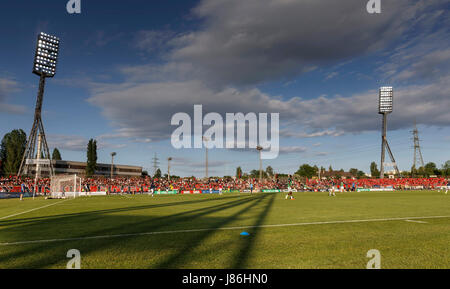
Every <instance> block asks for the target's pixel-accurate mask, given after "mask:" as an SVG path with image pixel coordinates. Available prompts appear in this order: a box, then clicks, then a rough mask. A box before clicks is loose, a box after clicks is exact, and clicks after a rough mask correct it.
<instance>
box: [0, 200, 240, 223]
mask: <svg viewBox="0 0 450 289" xmlns="http://www.w3.org/2000/svg"><path fill="white" fill-rule="evenodd" d="M239 198H240V196H224V197H221V198H209V199H204V200H189V201H180V202H170V203H164V204H150V205H143V206H128V207H121V208H114V209H104V210H95V211H89V212H81V213H70V214H60V215H52V216H42V217H32V218H22V219H13V220H3V221H0V228H1V227H4V226H11V225H17V224H25V223H31V222H39V221H40V220H47V221H48V220H50V219H53V218H55V219H59V218H61V217H72V216H75V217H78V216H88V215H96V214H98V215H102V214H107V213H117V212H128V211H137V210H146V209H152V208H164V207H173V206H182V205H190V204H202V203H207V202H212V201H218V200H227V199H239ZM135 201H136V200H135Z"/></svg>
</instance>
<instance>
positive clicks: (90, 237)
mask: <svg viewBox="0 0 450 289" xmlns="http://www.w3.org/2000/svg"><path fill="white" fill-rule="evenodd" d="M443 218H450V216H425V217H402V218H384V219H366V220H343V221H323V222H308V223H294V224H273V225H259V226H239V227H223V228H204V229H188V230H175V231H159V232H158V231H156V232H144V233H129V234H115V235H102V236H87V237H74V238H62V239H47V240H45V239H43V240H31V241H19V242H9V243H0V246H8V245H23V244H36V243H50V242H65V241H80V240H93V239H108V238H124V237H139V236H147V235H161V234H177V233H195V232H205V231H225V230H242V229H252V228H274V227H294V226H311V225H327V224H348V223H369V222H387V221H406V220H420V219H443Z"/></svg>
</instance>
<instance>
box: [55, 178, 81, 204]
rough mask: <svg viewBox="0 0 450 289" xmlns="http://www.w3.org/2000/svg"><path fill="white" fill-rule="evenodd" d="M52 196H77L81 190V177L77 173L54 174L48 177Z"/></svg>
mask: <svg viewBox="0 0 450 289" xmlns="http://www.w3.org/2000/svg"><path fill="white" fill-rule="evenodd" d="M50 192H51V196H52V198H58V199H61V198H69V197H73V198H75V197H78V196H79V195H80V192H81V178H80V177H77V175H55V176H53V177H52V178H51V179H50Z"/></svg>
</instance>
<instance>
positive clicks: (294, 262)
mask: <svg viewBox="0 0 450 289" xmlns="http://www.w3.org/2000/svg"><path fill="white" fill-rule="evenodd" d="M284 196H285V194H283V193H276V194H254V195H249V194H223V195H176V196H155V197H154V198H152V197H150V196H148V195H136V196H105V197H80V198H76V199H67V200H63V201H62V200H45V199H43V198H36V199H35V200H32V199H26V200H25V201H23V202H20V201H19V200H17V199H9V200H0V268H61V269H63V268H66V264H67V262H68V261H69V258H67V257H66V254H67V251H68V250H70V249H78V250H79V251H80V252H81V268H83V269H87V268H189V269H191V268H203V269H210V268H211V269H214V268H250V269H251V268H261V269H265V268H283V269H285V268H286V269H289V268H360V269H364V268H366V264H367V262H368V261H369V259H370V258H368V257H367V256H366V254H367V252H368V251H369V250H371V249H377V250H379V251H380V253H381V268H450V257H449V256H450V246H449V244H450V195H445V194H444V193H442V192H437V191H404V192H399V191H398V192H360V193H356V192H355V193H343V194H338V195H337V196H336V197H328V194H327V193H312V192H307V193H294V197H295V200H285V198H284ZM24 212H25V213H24ZM414 217H419V218H417V219H416V218H414ZM425 217H432V218H425ZM407 218H412V219H411V220H407ZM355 220H356V221H355ZM288 224H291V225H288ZM268 225H274V226H268ZM242 231H246V232H249V233H250V235H249V236H241V235H240V233H241V232H242Z"/></svg>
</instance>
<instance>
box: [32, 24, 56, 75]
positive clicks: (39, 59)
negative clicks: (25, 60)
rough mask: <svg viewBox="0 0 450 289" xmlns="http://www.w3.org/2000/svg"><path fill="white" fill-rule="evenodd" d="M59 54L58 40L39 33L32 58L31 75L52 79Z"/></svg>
mask: <svg viewBox="0 0 450 289" xmlns="http://www.w3.org/2000/svg"><path fill="white" fill-rule="evenodd" d="M58 54H59V38H57V37H55V36H52V35H49V34H46V33H43V32H42V33H40V34H39V35H38V42H37V47H36V55H35V58H34V65H33V73H35V74H38V75H44V76H45V77H53V76H54V75H55V73H56V63H57V61H58Z"/></svg>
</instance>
